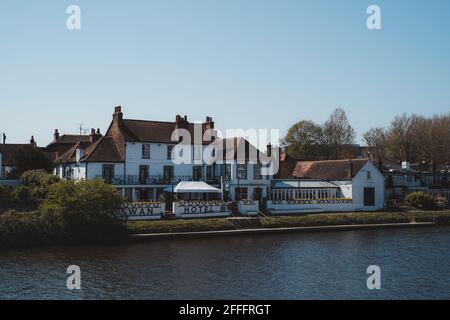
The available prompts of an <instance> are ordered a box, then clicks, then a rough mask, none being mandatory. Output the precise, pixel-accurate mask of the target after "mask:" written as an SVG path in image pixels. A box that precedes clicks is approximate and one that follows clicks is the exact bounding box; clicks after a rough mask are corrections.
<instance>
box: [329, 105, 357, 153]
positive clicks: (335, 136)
mask: <svg viewBox="0 0 450 320" xmlns="http://www.w3.org/2000/svg"><path fill="white" fill-rule="evenodd" d="M323 135H324V139H325V143H326V144H327V145H328V146H330V147H331V148H332V150H333V153H334V157H335V159H339V158H340V147H341V146H342V145H344V144H352V143H353V142H354V140H355V136H356V133H355V130H354V129H353V127H352V126H351V125H350V122H349V121H348V119H347V115H346V113H345V111H344V109H342V108H337V109H336V110H334V112H333V113H332V114H331V115H330V117H329V118H328V120H327V121H326V122H325V124H324V126H323Z"/></svg>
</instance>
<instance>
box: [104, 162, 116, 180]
mask: <svg viewBox="0 0 450 320" xmlns="http://www.w3.org/2000/svg"><path fill="white" fill-rule="evenodd" d="M113 177H114V165H113V164H104V165H103V166H102V178H103V180H105V181H106V182H107V183H111V182H112V179H113Z"/></svg>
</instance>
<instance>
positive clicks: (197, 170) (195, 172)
mask: <svg viewBox="0 0 450 320" xmlns="http://www.w3.org/2000/svg"><path fill="white" fill-rule="evenodd" d="M201 179H202V167H201V166H194V167H193V168H192V180H194V181H200V180H201Z"/></svg>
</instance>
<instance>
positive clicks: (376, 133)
mask: <svg viewBox="0 0 450 320" xmlns="http://www.w3.org/2000/svg"><path fill="white" fill-rule="evenodd" d="M363 139H364V141H365V142H366V143H367V146H368V147H369V152H370V157H371V159H372V160H373V161H376V162H381V161H383V159H386V151H387V142H386V141H387V132H386V129H384V128H372V129H370V130H368V131H367V132H366V133H364V135H363Z"/></svg>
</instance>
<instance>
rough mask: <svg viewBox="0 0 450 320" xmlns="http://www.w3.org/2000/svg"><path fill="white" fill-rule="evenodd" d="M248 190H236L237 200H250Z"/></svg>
mask: <svg viewBox="0 0 450 320" xmlns="http://www.w3.org/2000/svg"><path fill="white" fill-rule="evenodd" d="M247 192H248V189H247V188H236V200H238V201H239V200H242V199H248V193H247Z"/></svg>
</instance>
